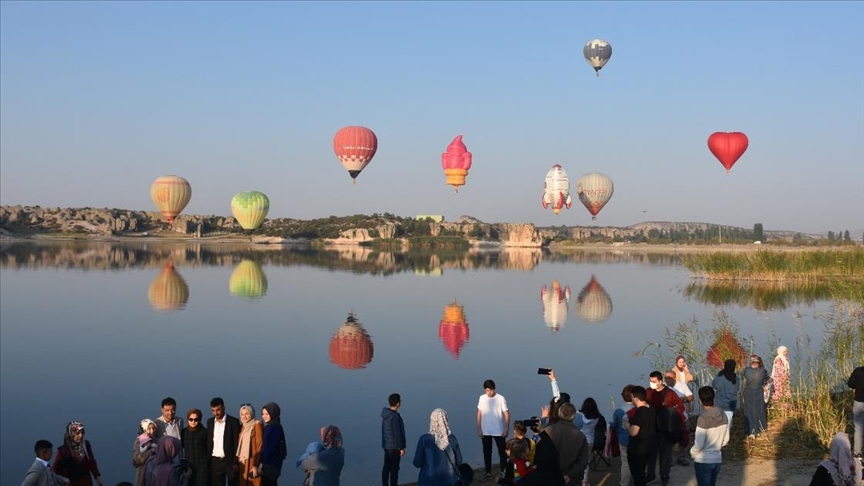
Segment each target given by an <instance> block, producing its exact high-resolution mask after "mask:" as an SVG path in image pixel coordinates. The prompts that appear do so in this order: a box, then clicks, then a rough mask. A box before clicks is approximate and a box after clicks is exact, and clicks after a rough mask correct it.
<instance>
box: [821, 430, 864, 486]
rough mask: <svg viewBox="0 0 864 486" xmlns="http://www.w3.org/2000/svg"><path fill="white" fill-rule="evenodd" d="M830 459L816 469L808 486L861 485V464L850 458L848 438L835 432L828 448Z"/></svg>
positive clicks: (850, 451)
mask: <svg viewBox="0 0 864 486" xmlns="http://www.w3.org/2000/svg"><path fill="white" fill-rule="evenodd" d="M829 451H830V454H831V457H829V458H828V459H825V460H824V461H822V462H821V463H820V464H819V467H818V468H816V473H815V474H813V479H812V480H811V481H810V486H858V485H859V484H861V464H860V463H859V462H858V461H857V460H856V459H855V458H854V457H852V448H851V447H850V445H849V436H847V435H846V434H844V433H843V432H837V434H835V435H834V438H833V439H831V445H830V446H829Z"/></svg>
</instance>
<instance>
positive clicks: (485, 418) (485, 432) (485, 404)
mask: <svg viewBox="0 0 864 486" xmlns="http://www.w3.org/2000/svg"><path fill="white" fill-rule="evenodd" d="M483 388H484V389H485V391H486V393H484V394H483V395H480V401H478V402H477V435H479V436H480V438H481V439H482V440H483V462H484V465H485V466H486V476H484V477H483V479H482V481H488V480H489V479H491V478H492V441H493V440H494V441H495V447H496V448H497V449H498V459H499V461H500V464H501V472H502V473H503V472H504V471H505V470H506V467H507V453H506V452H505V450H504V448H505V446H506V439H507V433H508V432H509V430H510V410H509V409H507V400H505V399H504V397H503V396H502V395H499V394H497V393H495V382H494V381H492V380H486V381H484V382H483Z"/></svg>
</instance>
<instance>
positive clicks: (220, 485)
mask: <svg viewBox="0 0 864 486" xmlns="http://www.w3.org/2000/svg"><path fill="white" fill-rule="evenodd" d="M210 410H211V411H212V412H213V417H212V418H209V419H207V432H208V434H207V450H208V451H210V479H211V483H210V484H211V485H212V486H224V485H225V483H226V481H227V483H228V486H237V484H238V481H237V473H238V471H239V465H238V464H237V455H236V454H237V443H238V442H239V441H240V428H241V426H240V420H239V419H238V418H237V417H232V416H230V415H228V414H226V413H225V402H224V401H223V400H222V399H221V398H219V397H216V398H214V399H213V400H210Z"/></svg>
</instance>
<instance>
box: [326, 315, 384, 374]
mask: <svg viewBox="0 0 864 486" xmlns="http://www.w3.org/2000/svg"><path fill="white" fill-rule="evenodd" d="M374 352H375V350H374V347H373V346H372V338H371V337H369V333H367V332H366V329H363V326H362V325H360V323H359V322H358V321H357V318H356V317H355V316H354V312H353V311H352V312H350V313H349V314H348V319H347V320H346V321H345V324H342V325H341V326H340V327H339V329H338V330H337V331H336V334H334V335H333V338H332V339H330V362H331V363H333V364H335V365H336V366H338V367H340V368H344V369H346V370H358V369H362V368H365V367H366V365H368V364H369V363H371V362H372V356H373V354H374Z"/></svg>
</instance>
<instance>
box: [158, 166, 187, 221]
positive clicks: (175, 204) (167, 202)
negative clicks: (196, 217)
mask: <svg viewBox="0 0 864 486" xmlns="http://www.w3.org/2000/svg"><path fill="white" fill-rule="evenodd" d="M150 199H152V200H153V204H155V205H156V209H158V210H159V212H161V213H162V215H163V216H165V218H166V219H167V220H168V222H169V223H173V222H174V218H176V217H177V215H178V214H180V213H181V212H183V209H184V208H185V207H186V205H187V204H189V200H190V199H192V186H191V185H190V184H189V181H187V180H186V179H184V178H182V177H180V176H176V175H165V176H161V177H159V178H157V179H156V180H155V181H153V184H152V185H151V186H150Z"/></svg>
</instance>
